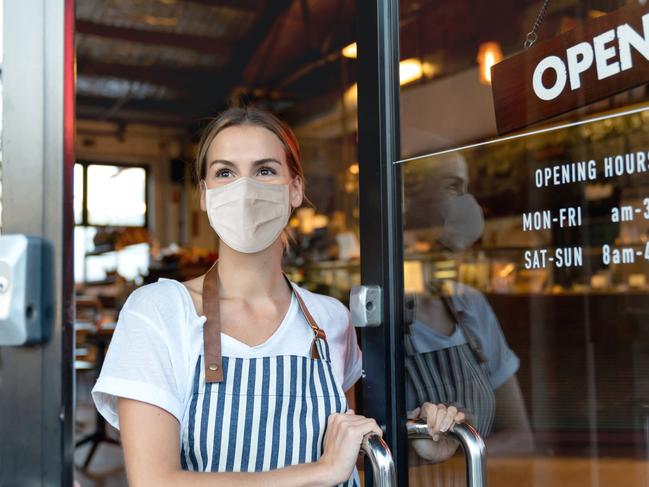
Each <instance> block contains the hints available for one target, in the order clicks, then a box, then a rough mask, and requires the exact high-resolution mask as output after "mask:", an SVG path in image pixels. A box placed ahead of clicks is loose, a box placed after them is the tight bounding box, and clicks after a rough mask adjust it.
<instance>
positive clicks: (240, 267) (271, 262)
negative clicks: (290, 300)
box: [218, 239, 289, 299]
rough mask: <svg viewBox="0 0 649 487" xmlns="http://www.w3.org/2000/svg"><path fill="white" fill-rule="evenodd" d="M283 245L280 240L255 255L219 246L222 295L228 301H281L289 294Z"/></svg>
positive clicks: (219, 273)
mask: <svg viewBox="0 0 649 487" xmlns="http://www.w3.org/2000/svg"><path fill="white" fill-rule="evenodd" d="M282 253H283V244H282V242H281V240H280V239H278V240H277V241H276V242H275V243H274V244H273V245H271V246H270V247H268V248H267V249H265V250H263V251H261V252H257V253H254V254H245V253H242V252H237V251H235V250H232V249H231V248H230V247H228V246H227V245H225V244H223V243H221V245H219V263H218V275H219V294H220V296H221V297H223V298H225V299H228V298H234V299H236V298H239V299H242V298H245V299H254V298H268V297H270V298H281V297H285V295H286V293H287V292H288V291H289V289H288V287H287V285H286V281H285V280H284V275H283V273H282V265H281V262H282Z"/></svg>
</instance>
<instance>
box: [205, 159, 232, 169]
mask: <svg viewBox="0 0 649 487" xmlns="http://www.w3.org/2000/svg"><path fill="white" fill-rule="evenodd" d="M214 164H223V165H224V166H228V167H235V165H234V162H230V161H226V160H225V159H214V160H213V161H212V162H210V167H212V166H213V165H214Z"/></svg>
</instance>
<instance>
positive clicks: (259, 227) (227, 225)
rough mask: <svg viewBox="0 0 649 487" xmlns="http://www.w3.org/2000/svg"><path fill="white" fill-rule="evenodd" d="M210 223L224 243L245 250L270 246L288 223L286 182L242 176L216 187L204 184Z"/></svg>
mask: <svg viewBox="0 0 649 487" xmlns="http://www.w3.org/2000/svg"><path fill="white" fill-rule="evenodd" d="M205 204H206V207H207V217H208V219H209V220H210V225H211V226H212V228H213V229H214V231H215V232H216V233H217V234H218V236H219V238H220V239H221V240H223V242H225V244H226V245H227V246H228V247H230V248H232V249H234V250H236V251H238V252H243V253H246V254H252V253H255V252H260V251H262V250H264V249H265V248H267V247H269V246H270V245H271V244H272V243H273V242H274V241H275V240H276V239H277V237H279V235H280V234H281V233H282V230H283V229H284V227H285V226H286V224H287V223H288V218H289V214H290V203H289V191H288V184H270V183H260V182H259V181H255V180H253V179H250V178H248V177H242V178H239V179H238V180H236V181H235V182H233V183H228V184H223V185H220V186H217V187H216V188H211V189H208V188H207V184H205Z"/></svg>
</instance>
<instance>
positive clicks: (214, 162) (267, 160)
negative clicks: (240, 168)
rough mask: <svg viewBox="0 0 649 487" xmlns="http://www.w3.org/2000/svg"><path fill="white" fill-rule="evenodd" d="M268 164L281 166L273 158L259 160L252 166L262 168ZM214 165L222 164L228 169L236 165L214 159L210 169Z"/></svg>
mask: <svg viewBox="0 0 649 487" xmlns="http://www.w3.org/2000/svg"><path fill="white" fill-rule="evenodd" d="M269 162H274V163H276V164H280V165H281V164H282V163H281V162H279V161H278V160H277V159H275V158H273V157H266V158H264V159H259V160H258V161H255V162H253V163H252V165H253V166H255V167H256V166H263V165H264V164H268V163H269ZM214 164H223V165H224V166H228V167H236V164H235V163H234V162H232V161H227V160H225V159H215V160H213V161H212V162H210V167H212V166H213V165H214Z"/></svg>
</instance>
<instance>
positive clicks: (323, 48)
mask: <svg viewBox="0 0 649 487" xmlns="http://www.w3.org/2000/svg"><path fill="white" fill-rule="evenodd" d="M625 1H626V0H585V1H584V0H560V1H556V2H551V3H550V8H549V10H548V14H547V15H546V19H545V21H544V24H543V25H542V28H541V31H540V40H542V39H543V38H546V37H548V36H552V35H555V34H556V33H558V32H559V30H560V29H562V28H565V21H566V18H568V19H580V18H585V17H586V16H587V13H588V11H589V9H599V10H603V11H610V10H613V9H614V8H617V7H619V6H620V5H621V4H623V3H625ZM629 1H631V0H629ZM494 3H495V5H496V6H495V5H494ZM541 3H542V2H541V0H498V2H485V1H484V0H458V1H454V2H440V1H438V0H401V1H400V12H401V14H400V15H401V36H400V47H401V55H402V58H408V57H413V56H416V57H419V58H420V59H426V58H427V57H428V58H429V59H433V60H434V61H435V62H436V63H437V64H438V65H439V66H438V72H437V73H436V74H435V78H437V77H440V76H446V75H450V74H453V73H456V72H458V71H461V70H464V69H467V68H470V67H472V66H474V65H475V63H476V53H477V50H478V47H479V45H480V43H481V42H484V41H488V40H498V41H499V42H501V44H502V46H503V50H504V51H505V55H509V54H512V53H514V52H516V51H518V50H520V49H521V46H522V42H523V40H524V39H525V34H526V32H527V31H528V30H529V28H530V26H531V25H532V24H533V22H534V19H535V17H536V15H537V13H538V10H539V7H540V5H541ZM356 4H357V0H77V1H76V15H77V37H76V47H77V74H78V77H77V116H78V117H79V118H81V119H92V120H108V121H116V122H120V123H131V122H145V123H152V124H161V125H172V126H178V127H187V128H190V129H191V128H194V127H196V126H197V125H200V124H201V123H202V122H204V121H205V120H206V118H207V117H209V116H211V115H213V114H214V113H216V112H218V111H219V110H221V109H223V108H224V107H225V106H227V105H229V104H231V103H241V102H255V103H259V104H262V105H264V106H267V107H268V108H270V109H271V110H274V111H276V112H278V113H280V114H281V115H282V116H284V117H285V118H286V119H288V120H289V121H291V122H295V121H299V120H302V119H304V118H305V117H308V116H309V115H312V114H313V113H315V112H318V111H322V110H324V109H326V108H327V107H331V105H332V104H333V103H335V102H336V101H337V100H339V99H340V96H341V95H342V93H343V91H344V89H345V88H347V87H348V86H349V85H351V84H352V83H353V82H355V80H356V79H355V78H356V76H355V62H354V61H351V60H347V59H345V58H343V57H342V55H341V49H342V47H344V46H345V45H347V44H349V43H350V42H353V40H354V37H355V35H354V33H355V23H356V22H357V15H356V11H355V9H356ZM359 4H362V2H359ZM359 15H360V16H361V17H362V12H359ZM360 20H361V21H362V18H361V19H360ZM430 81H431V80H430V79H428V80H422V81H420V82H430ZM432 81H434V79H433V80H432Z"/></svg>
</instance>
